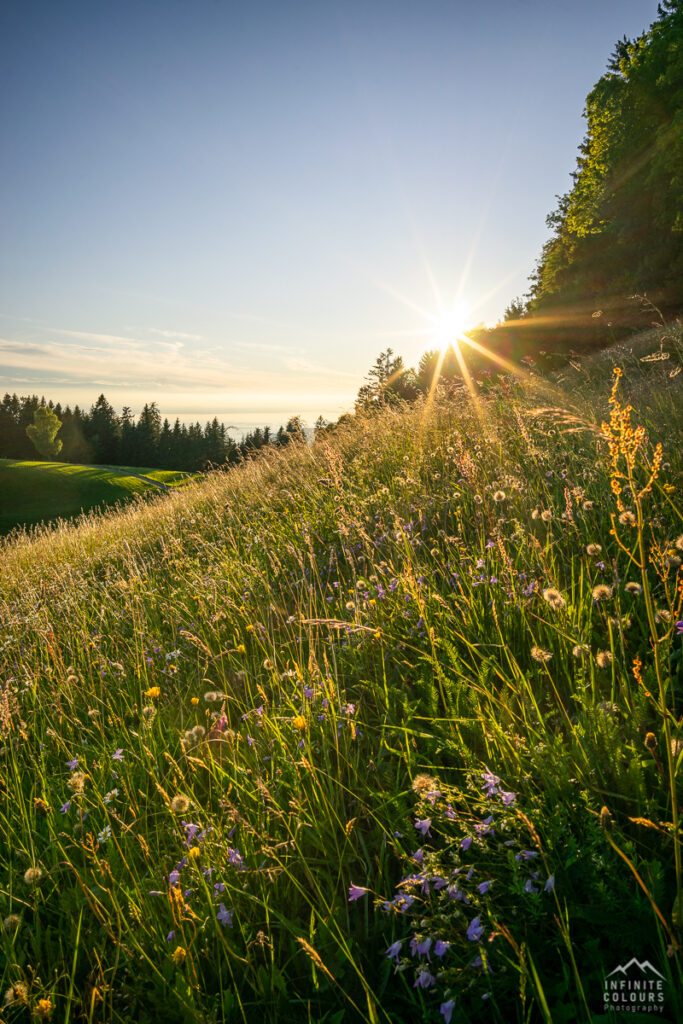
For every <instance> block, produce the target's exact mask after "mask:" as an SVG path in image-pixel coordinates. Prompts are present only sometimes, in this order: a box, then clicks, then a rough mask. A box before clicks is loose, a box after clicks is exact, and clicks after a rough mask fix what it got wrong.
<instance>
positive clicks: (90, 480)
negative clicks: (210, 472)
mask: <svg viewBox="0 0 683 1024" xmlns="http://www.w3.org/2000/svg"><path fill="white" fill-rule="evenodd" d="M134 474H138V475H143V476H148V477H150V478H151V479H153V480H156V481H158V482H160V483H162V484H166V485H167V486H176V485H178V484H180V483H183V482H184V481H186V480H187V479H188V478H189V474H186V473H180V472H177V471H174V470H163V469H145V468H133V467H129V466H120V467H109V468H105V467H102V466H77V465H71V464H70V463H67V462H23V461H19V460H15V459H0V533H8V532H9V531H10V530H12V529H13V528H14V527H16V526H33V525H35V524H36V523H41V522H49V521H53V520H55V519H60V518H68V517H71V516H76V515H78V514H79V513H80V512H88V511H90V510H92V509H95V508H102V507H104V506H106V505H112V504H114V503H115V502H118V501H129V500H130V499H131V498H133V497H135V495H138V494H144V493H145V492H149V491H154V492H157V491H158V490H159V489H160V488H159V487H157V486H155V485H154V484H152V483H147V482H145V481H144V480H140V479H138V478H137V477H136V476H135V475H134Z"/></svg>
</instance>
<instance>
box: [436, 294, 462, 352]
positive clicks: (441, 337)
mask: <svg viewBox="0 0 683 1024" xmlns="http://www.w3.org/2000/svg"><path fill="white" fill-rule="evenodd" d="M468 312H469V307H468V306H467V304H466V303H464V302H455V303H454V304H453V305H452V306H451V308H450V309H448V310H446V312H444V313H442V314H441V315H440V316H438V317H435V318H434V327H433V330H432V342H433V344H434V346H435V347H436V348H437V349H438V350H439V351H440V352H444V351H445V350H446V349H447V348H448V347H449V345H455V344H456V343H457V342H458V341H460V340H461V339H462V336H463V333H464V331H465V330H466V329H467V327H468V326H469V323H468V319H467V314H468Z"/></svg>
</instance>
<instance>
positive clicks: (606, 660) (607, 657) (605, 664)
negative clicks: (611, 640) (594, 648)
mask: <svg viewBox="0 0 683 1024" xmlns="http://www.w3.org/2000/svg"><path fill="white" fill-rule="evenodd" d="M595 660H596V662H597V663H598V668H609V667H610V665H611V664H612V652H611V651H598V653H597V654H596V655H595Z"/></svg>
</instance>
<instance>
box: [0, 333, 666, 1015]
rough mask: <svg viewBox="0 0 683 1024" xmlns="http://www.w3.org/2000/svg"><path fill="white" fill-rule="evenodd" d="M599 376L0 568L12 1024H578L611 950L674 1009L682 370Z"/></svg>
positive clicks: (217, 483) (268, 468)
mask: <svg viewBox="0 0 683 1024" xmlns="http://www.w3.org/2000/svg"><path fill="white" fill-rule="evenodd" d="M645 354H646V355H647V354H648V353H645ZM655 354H656V353H655ZM618 358H619V359H620V361H621V362H622V364H624V363H628V365H627V368H626V371H625V375H624V377H623V378H622V379H621V380H620V381H617V389H616V390H615V391H614V392H613V393H612V402H611V404H610V403H609V401H608V400H609V398H610V391H611V387H612V373H611V367H610V366H609V365H608V357H606V356H605V357H600V361H598V362H596V363H585V364H584V365H582V366H578V365H577V366H575V367H573V368H568V369H567V370H566V371H565V378H566V379H564V380H563V381H560V382H556V383H553V384H550V383H548V382H543V381H541V380H540V379H539V378H536V377H529V378H527V379H525V380H523V381H519V380H517V379H514V378H512V377H506V378H504V379H502V378H498V379H497V380H496V381H490V382H489V383H488V384H487V385H486V389H485V391H484V392H483V393H482V394H481V395H480V398H479V400H478V401H477V402H474V401H473V400H472V399H471V398H470V397H469V396H468V394H467V393H466V392H461V393H459V394H456V395H452V396H451V397H450V398H448V399H439V400H438V401H435V402H433V403H432V404H431V405H430V406H429V407H427V406H425V405H416V406H414V407H412V408H409V409H406V410H403V411H396V410H393V411H392V410H387V411H386V412H385V413H383V414H381V415H378V416H377V417H376V418H374V419H372V420H368V421H357V422H356V423H355V424H352V425H351V426H349V427H346V428H345V429H344V430H338V431H337V432H335V433H333V434H330V435H329V436H327V437H326V438H325V439H323V440H319V441H318V442H316V444H315V445H314V446H313V447H308V446H304V445H292V446H290V447H289V448H288V449H286V450H284V451H280V452H277V453H268V454H267V455H266V456H264V457H263V458H261V459H259V460H255V461H254V462H252V463H250V464H247V465H245V466H244V467H242V468H241V469H239V470H237V471H235V472H233V473H230V474H223V475H218V474H215V475H212V476H210V477H209V478H207V480H206V481H204V482H202V483H201V484H194V485H192V486H190V487H188V488H183V489H181V490H179V491H178V492H177V493H173V494H171V495H164V496H163V498H160V499H159V500H154V499H151V500H150V502H149V503H145V504H144V505H143V506H141V507H134V506H129V507H128V508H125V509H123V510H121V511H120V512H118V513H116V514H106V515H103V516H98V517H95V518H93V519H92V520H91V521H90V522H85V523H82V524H81V525H79V526H77V527H67V526H61V527H60V528H59V529H58V530H57V531H55V532H54V533H49V534H48V533H43V534H41V535H39V536H37V537H36V538H35V539H33V540H18V541H16V542H12V543H9V544H7V545H6V546H5V549H4V553H3V566H4V572H3V575H2V580H1V582H0V623H1V625H2V646H1V654H0V657H1V659H2V660H1V663H0V664H1V667H2V672H1V674H0V678H1V679H2V690H0V697H1V702H0V708H1V711H0V727H1V728H2V731H3V734H4V746H3V749H2V772H1V774H0V828H1V830H2V832H1V834H2V835H3V836H4V837H5V839H4V840H3V841H2V842H1V843H0V910H1V911H2V918H3V919H4V930H3V932H2V934H1V935H0V941H1V942H2V947H3V951H4V954H5V955H4V957H0V972H1V979H2V982H3V987H4V989H6V990H7V995H6V997H5V998H6V1002H7V1008H6V1009H5V1010H4V1011H3V1012H4V1013H5V1015H6V1017H7V1019H8V1020H17V1021H18V1020H28V1019H30V1015H31V1014H32V1013H35V1014H36V1015H39V1014H41V1013H43V1014H44V1015H47V1014H49V1013H50V1012H52V1013H53V1019H54V1020H59V1021H62V1020H64V1021H66V1020H87V1021H100V1020H102V1021H116V1022H120V1024H123V1022H129V1021H131V1020H136V1021H144V1022H153V1021H159V1020H164V1021H165V1022H214V1021H215V1022H217V1021H249V1022H251V1021H253V1022H261V1021H272V1022H292V1024H294V1022H300V1021H316V1022H318V1021H320V1022H323V1021H325V1022H329V1024H332V1022H335V1024H340V1022H342V1021H343V1022H353V1021H368V1022H380V1021H382V1022H386V1021H393V1022H397V1024H398V1022H405V1021H411V1022H412V1021H425V1022H427V1021H430V1022H436V1021H447V1022H448V1021H450V1020H452V1021H457V1022H465V1021H478V1020H482V1021H484V1020H485V1021H491V1020H493V1021H497V1022H501V1024H502V1022H510V1021H520V1022H521V1021H528V1020H546V1021H589V1020H601V1019H608V1018H607V1017H604V1016H603V1015H602V1014H603V983H604V978H605V975H606V974H608V973H610V972H612V971H614V970H615V969H616V968H618V967H619V966H623V965H625V964H627V963H628V962H629V961H630V960H631V959H632V958H633V957H636V958H637V959H638V960H639V961H641V962H644V961H646V960H648V961H649V962H650V963H651V964H652V965H653V967H654V968H655V969H656V970H657V971H658V972H660V974H661V975H662V976H663V977H664V979H665V980H664V981H663V982H662V986H663V987H662V992H663V998H664V1000H665V1002H664V1006H665V1012H664V1013H663V1014H661V1015H658V1017H659V1019H665V1020H669V1021H673V1020H676V1019H681V1014H682V1013H683V1005H682V1004H681V999H680V992H681V991H683V986H682V985H681V981H682V979H681V962H680V941H681V931H680V925H681V919H682V917H683V915H682V913H681V911H682V908H683V904H681V902H680V900H681V897H680V884H681V866H680V855H679V852H677V851H680V844H679V842H678V839H677V836H676V830H677V828H678V817H679V808H678V802H679V801H680V795H678V796H676V785H677V781H676V780H677V776H678V777H680V768H681V762H682V761H683V731H682V728H681V724H680V722H679V715H680V704H681V698H682V696H683V694H682V693H681V683H682V680H681V636H680V633H681V631H682V630H683V625H682V624H681V622H680V620H681V619H682V618H683V613H682V611H681V587H680V563H681V557H682V556H683V551H682V550H681V549H682V548H683V537H682V536H681V535H682V534H683V525H682V524H681V502H680V488H681V483H682V482H683V461H682V458H681V450H680V429H681V419H682V418H683V401H681V397H682V395H681V392H682V389H681V386H680V382H681V379H682V378H683V374H679V373H678V372H677V370H678V368H679V364H678V363H677V361H676V359H675V358H673V357H672V358H669V359H668V360H662V359H657V360H654V361H649V362H641V361H640V357H639V356H638V355H636V356H631V357H629V356H628V353H625V352H620V353H618ZM626 396H628V398H629V400H631V401H632V402H633V404H634V406H635V407H636V409H635V411H634V412H633V413H632V414H629V413H628V412H627V410H626V408H625V398H626ZM539 407H544V408H545V409H546V410H550V411H546V413H545V414H543V415H538V414H537V412H536V411H537V410H538V408H539ZM610 413H611V421H610ZM629 415H631V421H630V422H631V426H629ZM603 419H604V420H607V421H609V422H611V426H610V436H609V437H605V436H603V435H601V430H600V427H599V424H600V422H601V421H602V420H603ZM641 424H642V425H643V426H644V428H645V430H644V432H641V431H640V430H638V429H632V428H636V427H638V426H639V425H641ZM608 441H609V443H610V444H611V446H612V447H611V456H610V449H609V448H608ZM660 443H661V445H662V448H661V451H660V449H659V448H658V447H657V445H658V444H660ZM619 502H621V506H622V507H620V505H619ZM622 509H623V510H622ZM672 795H673V796H674V799H673V802H672ZM677 900H678V903H676V901H677ZM618 976H619V975H618ZM41 1001H42V1002H41ZM633 1016H634V1015H632V1017H633ZM632 1017H631V1019H632Z"/></svg>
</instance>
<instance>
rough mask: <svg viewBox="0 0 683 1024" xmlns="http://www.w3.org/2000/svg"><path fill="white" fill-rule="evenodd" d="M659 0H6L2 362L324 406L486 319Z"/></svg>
mask: <svg viewBox="0 0 683 1024" xmlns="http://www.w3.org/2000/svg"><path fill="white" fill-rule="evenodd" d="M656 7H657V4H656V0H652V2H650V0H573V2H569V0H567V2H565V0H562V2H559V0H558V2H555V0H544V2H541V0H505V2H503V0H480V2H479V3H477V4H473V3H471V2H470V0H467V2H465V0H449V2H445V0H420V2H419V3H416V2H410V3H408V2H404V0H391V2H385V0H376V2H375V0H347V2H344V3H328V2H325V0H317V2H300V0H289V2H284V3H282V2H280V3H264V2H259V0H255V2H249V3H246V2H243V3H231V2H226V0H195V2H192V3H190V2H189V0H187V2H174V0H164V2H159V3H157V2H152V0H142V2H140V0H137V2H129V0H117V2H116V3H104V2H100V0H90V2H87V3H81V2H79V0H61V2H59V3H56V2H54V0H49V2H33V0H4V3H3V4H2V7H1V9H0V96H1V97H2V99H1V100H0V138H1V139H2V146H1V147H0V204H1V210H0V213H1V217H2V246H1V250H0V389H2V391H5V390H10V391H17V392H19V393H27V392H34V391H36V392H38V393H45V394H46V395H48V396H49V397H53V398H55V399H59V400H61V401H62V402H67V401H68V402H71V403H72V404H73V403H74V402H76V401H77V402H80V403H81V404H85V405H89V404H90V403H91V402H92V401H94V399H95V398H96V397H97V394H98V393H99V392H100V391H105V392H106V394H107V395H108V397H109V398H110V400H111V401H112V402H113V403H114V405H116V406H117V407H118V408H120V407H121V406H122V405H123V404H124V403H126V404H129V405H131V406H132V407H133V409H134V410H135V411H139V409H140V407H141V405H142V403H143V402H144V401H147V400H150V399H156V400H157V401H158V402H159V405H160V407H161V409H162V412H164V413H166V414H168V415H171V416H173V415H176V414H179V415H180V416H181V417H182V418H184V419H190V418H192V419H193V418H197V417H199V418H205V417H206V415H209V414H210V415H213V414H214V413H216V414H218V415H219V416H220V417H221V418H223V419H225V421H226V422H228V421H229V422H232V423H235V424H236V425H251V424H252V423H255V422H258V421H260V422H263V423H266V422H269V423H273V424H277V423H279V422H280V421H281V420H282V419H283V418H286V416H288V415H291V414H293V413H303V415H304V417H305V418H306V419H308V420H309V421H311V422H312V421H313V420H314V419H315V418H316V416H317V415H318V414H319V413H322V414H324V415H326V416H328V417H332V416H336V415H338V414H339V412H341V411H342V410H343V409H344V408H348V406H349V405H350V404H351V402H352V399H353V396H354V394H355V392H356V391H357V389H358V386H359V384H360V383H361V381H362V377H363V376H364V374H365V373H366V372H367V370H368V368H369V366H370V365H371V364H372V363H373V362H374V359H375V357H376V356H377V354H378V353H379V352H380V351H381V350H382V349H383V348H385V347H387V345H391V347H392V348H393V349H394V350H395V351H397V352H400V353H401V354H402V355H403V356H404V358H405V359H406V361H407V362H408V363H415V362H416V361H417V359H418V358H419V355H420V353H421V352H422V351H424V350H425V349H426V348H428V347H430V342H431V338H430V331H432V329H433V320H431V319H430V317H432V318H433V317H435V316H437V315H438V313H439V310H440V309H441V310H444V309H448V308H449V307H450V306H451V305H452V303H453V302H454V300H456V299H458V300H459V301H460V302H463V303H465V304H466V306H467V317H468V319H469V320H470V321H471V322H477V321H482V320H483V321H486V322H495V321H496V320H497V319H499V318H500V317H501V316H502V313H503V310H504V309H505V306H506V305H507V304H508V303H509V301H510V300H511V299H512V298H513V297H514V296H515V295H518V294H521V293H523V292H524V291H525V290H526V287H527V283H526V279H527V276H528V275H529V273H530V272H531V271H532V269H533V265H534V261H535V260H536V258H537V256H538V255H539V252H540V248H541V245H542V244H543V242H544V240H545V239H546V237H547V235H548V231H547V228H546V227H545V216H546V214H547V213H548V212H549V211H550V210H551V209H552V208H553V206H554V204H555V195H556V194H557V193H562V192H564V191H566V190H567V188H568V187H569V185H570V177H569V175H570V172H571V171H572V169H573V168H574V164H575V160H576V153H577V146H578V144H579V142H580V141H581V138H582V136H583V134H584V122H583V120H582V117H581V114H582V109H583V104H584V100H585V96H586V94H587V92H588V91H589V89H590V88H591V87H592V85H593V84H594V83H595V82H596V81H597V79H598V78H599V77H600V75H601V74H602V73H603V72H604V70H605V67H606V63H607V60H608V58H609V54H610V52H611V51H612V49H613V47H614V44H615V43H616V41H617V40H618V39H620V38H621V37H622V36H623V35H627V36H630V37H632V36H635V35H637V34H639V33H640V32H641V31H643V30H645V29H646V28H647V27H648V25H649V24H650V23H651V22H652V21H653V20H654V18H655V17H656Z"/></svg>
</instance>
